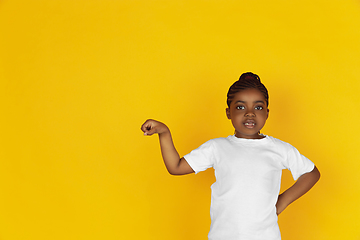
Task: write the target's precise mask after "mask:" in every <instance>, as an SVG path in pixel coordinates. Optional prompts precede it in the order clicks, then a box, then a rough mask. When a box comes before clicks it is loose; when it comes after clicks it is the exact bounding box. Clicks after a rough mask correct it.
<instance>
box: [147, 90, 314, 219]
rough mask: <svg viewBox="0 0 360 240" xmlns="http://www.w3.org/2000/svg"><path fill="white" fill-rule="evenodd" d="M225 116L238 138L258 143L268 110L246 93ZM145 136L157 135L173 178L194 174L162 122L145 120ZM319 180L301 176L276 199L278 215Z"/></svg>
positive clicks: (256, 95)
mask: <svg viewBox="0 0 360 240" xmlns="http://www.w3.org/2000/svg"><path fill="white" fill-rule="evenodd" d="M226 115H227V117H228V119H230V120H231V122H232V124H233V126H234V128H235V136H236V137H238V138H247V139H259V138H263V136H262V135H259V132H260V130H261V129H262V128H263V126H264V125H265V123H266V120H267V118H268V116H269V109H268V107H267V104H266V100H265V97H264V96H263V94H262V93H261V92H260V91H259V90H257V89H253V88H250V89H245V90H242V91H240V92H238V93H236V94H235V96H234V98H233V100H232V101H231V103H230V106H229V108H227V109H226ZM141 130H142V131H143V132H144V135H146V136H151V135H153V134H158V135H159V140H160V147H161V153H162V157H163V160H164V163H165V166H166V168H167V170H168V172H169V173H170V174H172V175H184V174H189V173H193V172H194V170H193V169H192V168H191V167H190V165H189V164H188V163H187V161H186V160H185V159H184V158H180V155H179V153H178V152H177V150H176V148H175V146H174V143H173V141H172V137H171V133H170V130H169V128H168V127H167V126H166V125H165V124H164V123H162V122H159V121H155V120H152V119H148V120H146V121H145V123H144V124H143V125H142V126H141ZM319 178H320V172H319V170H318V169H317V167H314V169H313V170H312V171H311V172H309V173H305V174H303V175H302V176H301V177H299V179H298V180H297V181H296V182H295V183H294V185H292V186H291V187H290V188H288V189H287V190H286V191H284V192H283V193H282V194H280V195H279V198H278V201H277V203H276V209H277V214H278V215H279V214H280V213H281V212H282V211H284V210H285V209H286V208H287V206H289V205H290V204H291V203H292V202H294V201H295V200H296V199H298V198H300V197H301V196H303V195H304V194H305V193H306V192H308V191H309V190H310V189H311V188H312V187H313V186H314V185H315V183H316V182H317V181H318V180H319Z"/></svg>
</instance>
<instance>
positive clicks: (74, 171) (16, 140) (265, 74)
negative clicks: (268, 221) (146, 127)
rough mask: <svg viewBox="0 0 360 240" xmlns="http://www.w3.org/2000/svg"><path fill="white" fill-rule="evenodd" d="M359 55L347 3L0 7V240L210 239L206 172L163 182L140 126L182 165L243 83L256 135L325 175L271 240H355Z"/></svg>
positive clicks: (358, 9) (357, 28)
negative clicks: (258, 97)
mask: <svg viewBox="0 0 360 240" xmlns="http://www.w3.org/2000/svg"><path fill="white" fill-rule="evenodd" d="M359 43H360V3H359V1H355V0H335V1H281V0H275V1H265V0H260V1H243V0H240V1H239V0H237V1H215V0H212V1H211V0H210V1H205V0H203V1H199V0H195V1H193V0H192V1H190V0H187V1H177V0H175V1H170V0H168V1H165V0H163V1H143V0H137V1H130V0H129V1H121V0H119V1H115V0H104V1H100V0H98V1H96V0H90V1H89V0H75V1H70V0H65V1H63V0H62V1H60V0H52V1H49V0H36V1H20V0H18V1H17V0H13V1H9V0H3V1H0V100H1V101H0V114H1V116H0V119H1V122H0V130H1V131H0V239H1V240H33V239H36V240H43V239H44V240H49V239H54V240H56V239H74V240H78V239H86V240H91V239H109V240H112V239H154V240H160V239H164V240H165V239H166V240H168V239H171V240H180V239H181V240H183V239H196V240H199V239H204V240H205V239H207V233H208V230H209V225H210V216H209V206H210V185H211V184H212V183H213V182H214V180H215V179H214V176H213V171H212V170H207V171H206V172H203V173H200V174H198V175H189V176H182V177H174V176H170V175H169V174H168V173H167V172H166V170H165V167H164V165H163V163H162V159H161V154H160V149H159V144H158V139H157V137H156V136H153V137H144V136H143V135H142V132H141V131H140V125H141V124H142V123H143V122H144V121H145V120H146V119H147V118H154V119H158V120H161V121H164V122H165V123H166V124H167V125H168V126H169V127H170V129H171V131H172V134H173V136H174V141H175V145H176V147H177V148H178V151H179V152H180V154H181V155H184V154H186V153H188V152H189V151H190V150H192V149H194V148H197V147H198V146H199V145H200V144H202V143H203V142H205V141H207V140H209V139H211V138H215V137H226V136H228V135H230V134H233V128H232V126H231V123H230V121H228V120H227V119H226V116H225V108H226V104H225V100H226V99H225V98H226V92H227V90H228V88H229V86H230V85H231V84H232V83H233V82H234V81H236V80H237V79H238V77H239V76H240V74H241V73H243V72H246V71H252V72H254V73H257V74H259V75H260V77H261V79H262V81H263V82H264V84H265V85H266V86H267V87H268V90H269V92H270V117H269V120H268V122H267V124H266V126H265V128H264V131H263V132H264V133H265V134H268V135H271V136H274V137H276V138H279V139H281V140H283V141H286V142H289V143H291V144H292V145H294V146H296V147H297V148H298V149H299V150H300V152H301V153H303V154H304V155H305V156H307V157H308V158H310V159H311V160H313V161H314V162H315V164H316V165H317V166H318V168H319V169H320V171H321V173H322V178H321V180H320V182H319V183H318V184H317V185H316V186H315V187H314V189H312V190H311V191H310V192H309V193H308V194H306V195H305V196H304V197H302V198H301V199H300V200H298V201H297V202H295V203H293V204H292V205H291V206H290V207H288V209H287V210H286V211H285V212H284V213H282V214H281V215H280V216H279V223H280V228H281V231H282V237H283V239H284V240H300V239H301V240H303V239H306V240H315V239H316V240H321V239H324V240H325V239H326V240H332V239H334V240H338V239H346V240H353V239H354V240H355V239H356V240H359V239H360V230H359V229H360V224H359V223H360V221H359V216H360V209H359V201H360V191H359V188H360V180H359V177H358V175H359V174H358V173H359V169H360V164H359V162H360V159H359V158H360V151H359V145H360V140H359V135H360V129H359V119H360V107H359V106H360V105H359V91H360V68H359V57H360V44H359ZM292 183H293V181H292V178H291V176H290V173H288V171H284V175H283V185H282V189H285V188H287V187H288V186H290V185H291V184H292Z"/></svg>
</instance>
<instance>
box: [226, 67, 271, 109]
mask: <svg viewBox="0 0 360 240" xmlns="http://www.w3.org/2000/svg"><path fill="white" fill-rule="evenodd" d="M248 88H255V89H257V90H259V91H260V92H261V93H262V94H263V95H264V97H265V100H266V105H267V106H269V94H268V90H267V89H266V87H265V86H264V84H262V83H261V81H260V77H259V76H258V75H256V74H254V73H252V72H246V73H243V74H241V76H240V78H239V80H237V81H236V82H234V84H233V85H231V87H230V88H229V91H228V93H227V101H226V102H227V105H228V107H230V103H231V101H232V100H233V98H234V95H235V94H236V93H237V92H240V91H242V90H245V89H248Z"/></svg>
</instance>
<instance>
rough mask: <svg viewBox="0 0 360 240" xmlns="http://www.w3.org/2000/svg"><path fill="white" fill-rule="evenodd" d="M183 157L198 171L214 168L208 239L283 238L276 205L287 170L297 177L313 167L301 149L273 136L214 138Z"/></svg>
mask: <svg viewBox="0 0 360 240" xmlns="http://www.w3.org/2000/svg"><path fill="white" fill-rule="evenodd" d="M184 158H185V159H186V161H187V162H188V163H189V165H190V166H191V168H192V169H193V170H194V171H195V173H198V172H200V171H204V170H205V169H207V168H210V167H213V168H214V169H215V177H216V182H215V183H214V184H213V185H212V186H211V207H210V217H211V226H210V232H209V236H208V237H209V240H280V239H281V236H280V230H279V226H278V223H277V215H276V206H275V204H276V202H277V199H278V195H279V191H280V181H281V173H282V169H289V170H290V171H291V173H292V176H293V178H294V180H296V179H298V178H299V177H300V176H301V175H303V174H304V173H307V172H311V171H312V170H313V169H314V164H313V163H312V162H311V161H310V160H309V159H307V158H306V157H304V156H303V155H301V154H300V153H299V151H298V150H297V149H296V148H294V147H293V146H291V145H290V144H288V143H286V142H283V141H281V140H279V139H276V138H273V137H270V136H265V137H264V138H262V139H245V138H237V137H235V136H234V135H232V136H228V137H227V138H216V139H212V140H210V141H208V142H206V143H204V144H203V145H201V146H200V147H199V148H197V149H195V150H193V151H191V152H190V153H189V154H187V155H185V156H184Z"/></svg>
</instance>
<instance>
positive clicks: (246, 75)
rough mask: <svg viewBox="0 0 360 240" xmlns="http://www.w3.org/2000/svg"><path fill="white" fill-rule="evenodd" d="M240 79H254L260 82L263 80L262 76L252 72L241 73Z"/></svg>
mask: <svg viewBox="0 0 360 240" xmlns="http://www.w3.org/2000/svg"><path fill="white" fill-rule="evenodd" d="M240 80H253V81H255V82H259V83H260V82H261V81H260V77H259V76H258V75H256V74H255V73H252V72H246V73H243V74H241V76H240V78H239V81H240Z"/></svg>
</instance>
